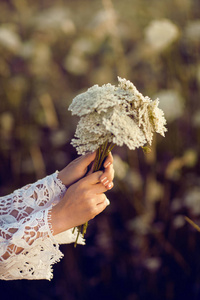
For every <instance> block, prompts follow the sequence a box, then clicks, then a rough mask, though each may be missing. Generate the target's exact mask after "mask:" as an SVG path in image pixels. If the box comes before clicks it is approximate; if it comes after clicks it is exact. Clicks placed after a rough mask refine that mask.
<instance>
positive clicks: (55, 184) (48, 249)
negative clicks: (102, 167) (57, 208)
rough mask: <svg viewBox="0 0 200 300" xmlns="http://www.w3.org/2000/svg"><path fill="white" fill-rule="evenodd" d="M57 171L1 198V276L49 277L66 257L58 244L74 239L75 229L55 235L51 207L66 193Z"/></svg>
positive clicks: (82, 240) (80, 241) (11, 278)
mask: <svg viewBox="0 0 200 300" xmlns="http://www.w3.org/2000/svg"><path fill="white" fill-rule="evenodd" d="M57 174H58V172H55V173H54V174H52V175H50V176H47V177H45V178H43V179H41V180H38V181H37V182H35V183H33V184H29V185H26V186H25V187H23V188H21V189H18V190H16V191H14V192H13V193H12V194H10V195H8V196H5V197H0V279H4V280H14V279H48V280H50V279H52V277H53V273H52V271H53V270H52V265H53V264H54V263H56V262H58V261H59V260H60V259H61V258H62V257H63V254H62V252H61V251H60V250H59V244H69V243H72V242H75V240H76V236H77V231H76V230H75V232H72V230H73V228H72V229H69V230H67V231H65V232H62V233H59V234H57V235H54V236H53V232H52V227H51V209H52V206H54V205H55V204H57V203H58V202H59V201H60V200H61V199H62V197H63V195H64V193H65V192H66V187H65V186H64V184H63V183H62V182H61V181H60V180H59V179H58V177H57ZM78 243H79V244H85V241H84V239H83V237H82V236H81V235H80V236H79V238H78Z"/></svg>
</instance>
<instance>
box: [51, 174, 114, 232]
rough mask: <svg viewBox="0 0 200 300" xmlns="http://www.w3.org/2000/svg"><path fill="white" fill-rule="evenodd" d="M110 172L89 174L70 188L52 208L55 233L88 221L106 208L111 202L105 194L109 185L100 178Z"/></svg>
mask: <svg viewBox="0 0 200 300" xmlns="http://www.w3.org/2000/svg"><path fill="white" fill-rule="evenodd" d="M109 173H110V172H109V171H108V172H107V173H106V172H105V173H103V172H102V171H98V172H95V173H92V174H89V175H88V176H86V177H84V178H82V179H81V180H79V181H78V182H76V183H74V184H72V185H71V186H70V187H69V188H68V190H67V191H66V193H65V195H64V197H63V199H62V200H61V201H60V202H59V203H58V204H57V205H55V206H54V207H53V208H52V214H51V218H52V228H53V232H54V235H56V234H58V233H60V232H62V231H65V230H67V229H70V228H73V227H76V226H79V225H81V224H84V223H86V222H88V221H89V220H90V219H93V218H94V217H95V216H96V215H98V214H99V213H100V212H102V211H103V210H104V209H105V208H106V206H107V205H108V204H109V201H108V199H107V198H106V196H105V194H104V193H105V192H106V190H107V187H106V186H105V185H104V184H103V183H102V182H101V180H100V178H102V176H104V174H106V175H108V176H109Z"/></svg>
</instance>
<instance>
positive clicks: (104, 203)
mask: <svg viewBox="0 0 200 300" xmlns="http://www.w3.org/2000/svg"><path fill="white" fill-rule="evenodd" d="M104 196H105V195H104ZM109 204H110V201H109V200H108V198H107V197H106V196H105V197H104V200H103V201H102V202H100V203H99V204H98V205H97V214H100V213H101V212H102V211H103V210H104V209H105V208H106V207H107V206H108V205H109Z"/></svg>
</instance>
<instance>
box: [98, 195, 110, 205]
mask: <svg viewBox="0 0 200 300" xmlns="http://www.w3.org/2000/svg"><path fill="white" fill-rule="evenodd" d="M101 199H102V200H101V201H99V202H98V204H97V206H98V205H100V204H102V203H104V202H105V204H106V205H110V200H109V199H108V198H107V197H106V195H105V194H102V198H101Z"/></svg>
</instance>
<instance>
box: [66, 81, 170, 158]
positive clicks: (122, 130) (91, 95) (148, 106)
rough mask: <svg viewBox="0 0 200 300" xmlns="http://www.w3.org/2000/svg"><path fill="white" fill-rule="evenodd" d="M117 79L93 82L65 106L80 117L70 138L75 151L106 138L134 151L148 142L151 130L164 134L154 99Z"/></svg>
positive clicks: (163, 124) (156, 101)
mask: <svg viewBox="0 0 200 300" xmlns="http://www.w3.org/2000/svg"><path fill="white" fill-rule="evenodd" d="M118 81H119V84H118V86H114V85H111V84H110V83H108V84H105V85H103V86H102V87H100V86H98V85H94V86H93V87H91V88H89V89H88V90H87V91H86V92H85V93H82V94H80V95H78V96H76V97H75V98H74V99H73V101H72V103H71V105H70V106H69V110H70V111H72V114H73V115H78V116H79V117H80V120H79V123H78V126H77V129H76V133H75V138H74V139H72V145H73V146H74V147H76V149H77V151H78V153H79V154H84V153H85V152H88V151H94V150H96V149H97V148H98V147H99V146H100V145H102V144H103V143H104V142H106V141H107V142H110V143H114V144H116V145H119V146H122V145H123V144H126V145H127V146H128V147H129V149H132V150H134V149H135V148H138V147H141V146H144V145H145V144H146V143H149V144H150V145H151V143H152V139H153V133H154V132H158V133H160V134H161V135H163V136H164V134H165V132H166V131H167V129H166V128H165V125H166V120H165V118H164V114H163V111H162V110H161V109H159V108H158V104H159V101H158V99H156V100H154V101H152V100H151V99H150V98H149V97H144V96H143V95H142V94H141V93H140V92H139V91H138V90H137V89H136V87H135V86H134V85H133V83H132V82H130V81H129V80H126V79H122V78H120V77H118Z"/></svg>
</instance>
